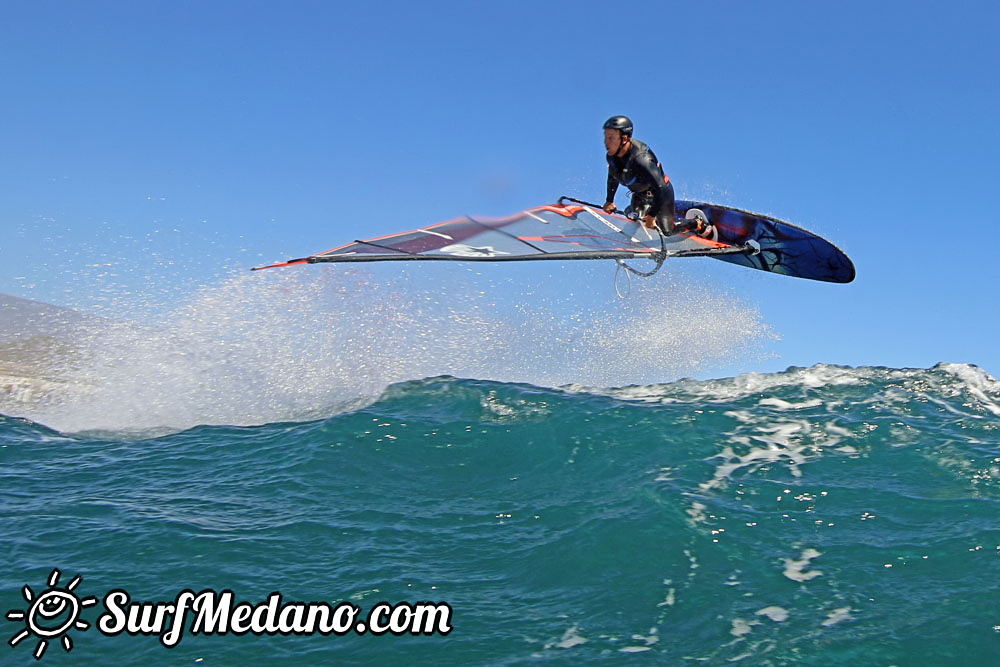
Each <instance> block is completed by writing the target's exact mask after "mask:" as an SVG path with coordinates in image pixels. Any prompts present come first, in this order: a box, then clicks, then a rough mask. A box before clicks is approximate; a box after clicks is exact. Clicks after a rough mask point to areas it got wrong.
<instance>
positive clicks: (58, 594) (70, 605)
mask: <svg viewBox="0 0 1000 667" xmlns="http://www.w3.org/2000/svg"><path fill="white" fill-rule="evenodd" d="M59 575H60V572H59V570H57V569H56V570H52V574H50V575H49V581H48V584H49V588H48V590H47V591H44V592H43V593H42V594H41V595H37V596H36V595H35V593H34V592H33V591H32V590H31V588H29V587H28V586H25V587H24V588H23V589H21V592H22V593H23V594H24V600H25V601H26V602H27V603H28V609H27V610H20V609H11V610H10V611H8V612H7V620H8V621H24V629H23V630H21V631H20V632H18V633H17V634H16V635H14V636H13V637H12V638H11V640H10V642H9V644H10V645H11V646H17V645H18V643H19V642H21V641H22V640H24V639H27V638H28V637H30V636H32V635H34V636H35V637H37V638H38V640H39V641H38V646H37V647H36V648H35V660H41V658H42V655H44V654H45V649H46V648H48V646H49V640H52V641H55V640H57V639H61V643H62V645H63V648H64V649H66V651H67V652H68V651H70V650H71V649H72V648H73V640H72V639H71V638H70V636H69V634H68V633H69V631H70V630H72V629H73V628H76V629H77V630H86V629H88V628H89V627H90V624H89V623H87V622H86V621H82V620H80V612H81V611H82V610H83V608H84V607H90V606H92V605H95V604H97V598H95V597H93V596H90V597H86V598H83V599H81V598H79V597H77V595H76V593H74V592H73V589H74V588H76V587H77V586H78V585H79V584H80V582H81V581H82V580H83V577H81V576H80V575H76V576H75V577H73V579H72V580H71V581H70V582H69V583H68V584H67V585H66V588H59V587H58V586H59Z"/></svg>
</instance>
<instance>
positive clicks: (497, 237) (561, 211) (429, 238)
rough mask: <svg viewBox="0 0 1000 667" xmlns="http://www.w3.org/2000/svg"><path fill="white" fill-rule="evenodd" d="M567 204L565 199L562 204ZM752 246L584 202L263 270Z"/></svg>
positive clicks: (738, 250)
mask: <svg viewBox="0 0 1000 667" xmlns="http://www.w3.org/2000/svg"><path fill="white" fill-rule="evenodd" d="M560 201H561V202H562V201H565V198H564V199H563V200H560ZM755 251H756V249H755V248H754V247H753V246H752V245H744V244H732V243H721V242H717V241H709V240H706V239H703V238H700V237H697V236H689V235H687V234H676V235H673V236H662V235H661V234H660V233H659V232H657V231H655V230H649V229H647V228H645V227H644V226H642V225H641V224H640V223H639V222H637V221H635V220H630V219H628V218H626V217H624V216H622V215H616V214H607V213H605V212H604V211H603V210H601V209H600V208H597V207H596V206H593V205H586V204H584V203H558V204H551V205H545V206H538V207H535V208H530V209H527V210H525V211H521V212H520V213H516V214H514V215H512V216H508V217H506V218H497V219H478V218H472V217H468V216H467V217H463V218H458V219H455V220H449V221H447V222H442V223H439V224H436V225H431V226H429V227H424V228H421V229H415V230H413V231H407V232H401V233H398V234H389V235H388V236H380V237H377V238H372V239H366V240H363V241H353V242H351V243H346V244H344V245H342V246H338V247H336V248H332V249H331V250H326V251H324V252H320V253H316V254H315V255H309V256H308V257H300V258H298V259H291V260H288V261H287V262H280V263H278V264H271V265H268V266H261V267H255V268H254V270H259V269H269V268H275V267H280V266H292V265H295V264H316V263H320V262H387V261H404V260H424V261H427V260H437V261H490V262H503V261H525V260H578V259H616V260H627V259H639V258H643V259H651V260H653V261H655V262H657V263H658V265H659V264H661V263H662V262H663V260H664V259H666V258H668V257H685V256H712V255H725V254H748V253H753V252H755Z"/></svg>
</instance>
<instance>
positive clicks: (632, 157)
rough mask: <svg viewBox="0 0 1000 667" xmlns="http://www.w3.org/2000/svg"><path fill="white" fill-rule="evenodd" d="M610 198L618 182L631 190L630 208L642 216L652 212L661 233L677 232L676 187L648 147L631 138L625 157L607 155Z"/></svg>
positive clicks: (611, 200) (609, 200) (613, 194)
mask: <svg viewBox="0 0 1000 667" xmlns="http://www.w3.org/2000/svg"><path fill="white" fill-rule="evenodd" d="M607 160H608V198H607V199H606V200H605V201H608V202H613V201H614V200H615V193H616V192H617V191H618V184H619V183H621V184H622V185H624V186H625V187H627V188H628V189H629V190H631V191H632V204H631V206H629V208H631V209H632V211H634V212H635V213H637V214H638V215H639V216H640V217H641V216H643V215H652V216H654V217H655V218H656V224H657V226H658V227H659V228H660V230H661V231H662V232H664V233H665V234H670V233H672V232H673V231H674V186H673V185H671V184H670V179H668V178H667V177H666V176H664V175H663V168H662V167H660V162H659V161H658V160H657V159H656V155H655V154H654V153H653V151H651V150H650V149H649V146H647V145H646V144H644V143H642V142H641V141H636V140H635V139H632V142H631V145H630V146H629V149H628V151H627V152H626V153H625V155H623V156H622V157H617V156H615V155H608V156H607Z"/></svg>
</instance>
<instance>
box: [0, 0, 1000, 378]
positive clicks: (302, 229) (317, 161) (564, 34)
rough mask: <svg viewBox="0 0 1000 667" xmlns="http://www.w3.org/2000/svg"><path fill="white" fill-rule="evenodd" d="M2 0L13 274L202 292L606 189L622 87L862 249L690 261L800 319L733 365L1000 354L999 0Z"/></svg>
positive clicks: (882, 362)
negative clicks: (775, 266) (375, 243)
mask: <svg viewBox="0 0 1000 667" xmlns="http://www.w3.org/2000/svg"><path fill="white" fill-rule="evenodd" d="M0 9H2V16H3V20H2V21H0V55H2V58H0V74H2V77H0V80H2V82H3V105H2V106H0V119H2V121H3V127H4V132H3V134H2V140H0V141H2V144H0V146H2V150H0V183H2V187H0V225H2V228H3V229H4V233H3V234H2V237H0V253H2V256H3V262H2V266H0V292H5V293H9V294H14V295H16V296H21V297H25V298H32V299H37V300H41V301H48V302H53V303H58V304H64V305H71V306H82V307H87V306H88V305H92V304H93V303H94V302H95V300H97V297H96V296H95V295H96V294H98V293H101V294H106V293H107V290H108V289H109V284H111V285H113V289H121V290H124V291H126V292H129V293H133V294H134V293H140V294H148V293H150V292H162V293H165V294H177V293H178V291H183V290H193V289H196V288H198V287H203V286H205V285H211V284H212V283H213V281H219V280H223V279H225V276H226V275H230V274H231V273H232V272H234V271H242V270H244V269H245V268H248V267H249V266H252V265H255V264H260V263H263V262H270V261H274V260H281V259H286V258H288V257H291V256H301V255H304V254H309V253H311V252H315V251H320V250H324V249H326V248H329V247H332V246H334V245H339V244H340V243H341V242H344V241H348V240H352V239H354V238H358V237H367V236H375V235H379V234H384V233H388V232H392V231H400V230H403V229H409V228H413V227H417V226H423V225H426V224H429V223H432V222H438V221H441V220H445V219H449V218H453V217H456V216H459V215H462V214H467V213H468V214H480V215H503V214H507V213H511V212H513V211H516V210H519V209H522V208H525V207H528V206H532V205H536V204H540V203H546V202H550V201H553V200H554V199H555V198H557V197H558V196H559V195H561V194H570V195H575V196H580V197H584V198H589V199H593V200H600V199H601V197H602V196H603V192H604V179H605V173H606V172H605V167H604V158H603V147H602V142H601V123H602V122H603V121H604V119H605V118H607V117H608V116H610V115H612V114H618V113H624V114H628V115H629V116H631V117H632V118H633V120H634V121H635V125H636V136H637V138H639V139H641V140H643V141H645V142H647V143H649V144H650V145H651V146H652V147H653V148H654V149H655V151H656V153H657V155H658V156H659V157H660V160H661V162H662V163H663V164H664V167H665V168H666V170H667V172H668V173H669V175H670V177H671V180H672V181H673V182H674V184H675V187H676V188H677V191H678V196H679V197H682V198H690V199H701V200H708V201H713V202H716V203H720V204H728V205H732V206H737V207H739V208H744V209H749V210H753V211H758V212H761V213H767V214H771V215H774V216H776V217H779V218H781V219H785V220H789V221H791V222H793V223H795V224H799V225H801V226H803V227H806V228H808V229H811V230H813V231H815V232H817V233H819V234H821V235H823V236H824V237H826V238H828V239H830V240H831V241H832V242H833V243H835V244H836V245H838V246H839V247H841V248H842V249H844V250H845V251H846V252H847V253H848V255H849V256H850V257H851V258H852V259H853V260H854V262H855V265H856V266H857V270H858V278H857V280H856V281H855V282H854V283H853V284H851V285H847V286H843V285H826V284H820V283H814V282H809V281H800V280H793V279H788V278H784V277H780V276H773V275H766V274H763V273H759V272H753V271H748V270H746V269H741V268H738V267H733V266H729V265H726V264H723V263H721V262H715V261H712V260H707V259H700V260H684V262H685V263H684V265H683V267H678V268H677V269H676V270H677V271H679V272H680V273H679V275H680V276H681V277H682V279H685V280H694V281H697V282H699V283H700V284H703V285H709V286H714V287H716V288H717V289H719V290H720V291H721V290H724V291H727V292H728V293H731V294H732V295H733V297H734V298H737V299H740V300H741V301H742V302H744V303H747V304H750V305H751V306H753V307H755V308H757V309H759V311H760V313H761V317H762V319H763V321H764V322H766V323H767V325H769V326H770V327H771V328H773V329H774V330H775V331H777V332H778V333H779V334H780V336H781V340H780V341H774V342H768V343H767V344H766V348H767V350H766V351H768V352H770V353H772V355H773V358H769V359H759V358H755V359H753V360H747V361H746V363H742V364H740V363H737V364H736V365H735V366H734V367H733V368H731V369H728V371H727V372H741V371H772V370H780V369H783V368H785V367H786V366H789V365H799V366H808V365H812V364H815V363H837V364H848V365H879V366H890V367H909V366H916V367H927V366H931V365H933V364H934V363H937V362H939V361H946V362H967V363H974V364H978V365H980V366H982V367H983V368H984V369H986V370H987V371H988V372H990V373H991V374H993V375H994V376H997V375H1000V351H998V350H997V346H996V345H995V344H994V340H995V338H996V335H997V331H998V326H997V325H998V322H997V319H998V318H997V312H998V308H997V298H996V292H997V288H996V286H997V283H998V278H1000V269H998V268H997V260H996V259H995V257H994V255H995V251H994V250H993V248H992V247H991V246H992V243H991V239H992V235H993V234H992V232H993V230H994V228H996V226H997V220H996V218H997V215H996V214H995V213H994V209H993V208H992V204H993V203H994V202H995V200H996V199H997V197H996V193H997V190H998V187H997V182H998V177H1000V169H998V162H997V156H998V155H1000V123H998V122H997V108H998V106H1000V92H998V90H1000V87H998V86H997V72H998V71H1000V46H997V43H996V34H997V30H998V28H1000V9H997V6H996V4H995V3H990V2H948V3H944V2H941V3H912V2H791V1H789V2H776V1H763V2H743V1H721V0H720V1H716V2H683V3H682V2H633V3H627V4H626V3H606V2H600V3H592V2H503V3H494V2H468V3H460V2H455V3H437V2H425V3H406V2H398V3H397V2H389V3H386V2H371V3H350V4H348V3H339V2H301V1H294V0H292V1H285V2H281V3H278V2H249V1H244V2H229V1H221V0H215V1H213V2H193V1H174V2H166V1H164V2H150V1H144V0H137V1H130V2H124V1H121V2H98V1H91V2H52V1H44V0H42V1H38V0H32V1H26V0H25V1H10V0H8V1H7V2H4V3H3V5H2V6H0ZM619 196H620V197H621V198H622V199H621V200H622V201H623V202H624V197H623V196H622V195H619ZM147 258H148V260H147ZM109 265H110V268H108V267H109ZM608 266H609V267H611V266H613V265H611V264H610V263H608ZM122 267H124V268H122ZM315 268H316V267H299V268H297V269H290V270H303V271H309V270H313V269H315ZM119 269H120V271H121V272H120V273H117V274H116V275H115V276H114V278H113V280H112V279H111V278H108V276H107V273H108V272H109V271H110V272H116V271H119ZM387 270H394V269H389V268H387ZM503 270H504V269H497V271H503ZM577 270H578V269H576V268H575V267H574V266H572V265H570V266H566V267H565V268H564V269H560V271H563V274H560V277H559V280H563V279H565V277H566V276H568V277H569V279H570V280H577V278H576V277H575V276H581V277H585V278H586V279H587V280H599V281H600V284H597V285H595V287H594V290H595V291H602V293H604V292H609V291H610V276H611V274H612V269H611V268H608V269H607V271H606V274H607V275H605V274H604V273H601V272H595V271H593V270H581V272H580V273H579V274H574V273H572V272H574V271H577ZM670 270H675V269H674V268H673V267H670ZM407 275H408V276H410V277H411V279H415V280H419V277H416V278H414V276H415V273H414V271H413V270H412V268H410V269H408V274H407ZM431 275H433V276H434V277H435V279H439V278H438V277H439V276H440V275H441V272H440V270H435V272H434V273H433V274H431ZM494 275H498V274H494ZM595 276H598V278H594V277H595ZM109 280H110V281H111V282H110V283H109V282H108V281H109ZM651 280H652V281H657V280H663V282H662V290H663V298H664V299H669V298H670V288H669V284H670V283H669V280H665V279H663V277H662V275H661V276H657V277H654V278H652V279H651ZM652 284H653V285H654V286H655V283H652ZM443 289H444V288H443ZM612 301H613V298H612ZM601 307H602V308H611V307H614V306H613V305H602V306H601Z"/></svg>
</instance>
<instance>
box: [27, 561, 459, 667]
mask: <svg viewBox="0 0 1000 667" xmlns="http://www.w3.org/2000/svg"><path fill="white" fill-rule="evenodd" d="M60 577H61V573H60V572H59V570H57V569H56V570H52V574H50V575H49V579H48V586H49V587H48V589H47V590H45V591H44V592H42V593H41V594H40V595H36V594H35V592H34V591H32V589H31V588H30V587H29V586H27V585H25V586H24V588H23V589H21V592H22V594H23V596H24V600H25V602H26V603H27V605H28V606H27V609H11V610H9V611H8V612H7V620H8V621H13V622H20V623H23V624H24V627H23V628H22V629H20V630H18V631H16V633H15V634H14V636H13V637H12V638H11V639H10V641H9V642H8V643H9V644H10V645H11V647H16V646H17V645H18V644H20V643H21V642H23V641H24V640H26V639H28V638H29V637H32V636H34V637H35V638H36V639H38V644H37V645H36V646H35V651H34V656H35V659H36V660H41V658H42V656H43V655H44V654H45V650H46V648H47V647H48V645H49V642H50V641H56V640H59V641H60V642H61V643H62V646H63V648H64V649H65V650H66V651H67V652H68V651H71V650H72V649H73V640H72V639H71V638H70V636H69V631H70V630H73V629H75V630H80V631H86V630H88V629H89V628H90V624H89V623H87V622H86V621H84V620H81V619H80V612H81V611H83V609H84V608H85V607H90V606H93V605H96V604H97V602H98V600H97V598H96V597H93V596H89V597H85V598H81V597H79V596H78V595H77V594H76V592H75V589H76V587H77V586H78V585H79V584H80V582H81V581H82V580H83V577H81V576H80V575H79V574H78V575H76V576H75V577H73V579H72V580H70V582H69V583H68V584H67V585H66V587H65V588H60V587H59V579H60ZM234 600H235V596H234V594H233V592H232V591H230V590H223V591H221V592H216V591H214V590H211V589H206V590H203V591H201V592H200V593H195V592H194V591H192V590H190V589H184V590H182V591H181V592H180V593H178V594H177V595H176V596H175V598H174V600H173V601H171V602H132V597H131V596H130V595H129V594H128V592H127V591H124V590H122V589H120V588H116V589H114V590H111V591H108V593H106V594H105V595H104V598H103V600H102V602H103V605H104V613H102V614H101V615H100V616H99V617H98V618H97V629H98V630H99V631H100V632H101V634H103V635H105V636H107V637H115V636H118V635H120V634H122V633H123V632H124V633H127V634H129V635H132V636H135V635H146V636H152V637H157V638H158V639H159V640H160V643H161V644H163V646H164V647H166V648H173V647H174V646H176V645H177V644H178V643H180V641H181V639H182V637H183V635H184V631H185V629H187V628H189V629H190V634H192V635H198V634H201V635H225V634H233V635H237V636H240V635H245V634H253V635H258V636H260V635H314V634H318V635H323V636H327V635H335V636H343V635H347V634H350V633H355V634H358V635H363V634H372V635H376V636H380V635H384V634H392V635H396V636H399V635H404V634H410V635H435V634H438V635H447V634H448V633H449V632H451V605H449V604H448V603H447V602H438V603H433V602H418V603H415V604H410V603H407V602H400V603H398V604H390V603H388V602H380V603H378V604H376V605H375V606H373V607H372V608H371V610H369V612H368V613H367V614H362V610H361V607H359V606H357V605H355V604H353V603H351V602H341V603H339V604H336V605H332V604H329V603H327V602H308V603H304V602H284V603H283V602H282V599H281V593H279V592H277V591H276V592H274V593H271V594H270V595H268V596H267V600H265V601H263V602H259V603H257V604H250V603H249V602H235V603H234ZM189 617H190V623H188V622H187V621H188V619H189Z"/></svg>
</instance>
